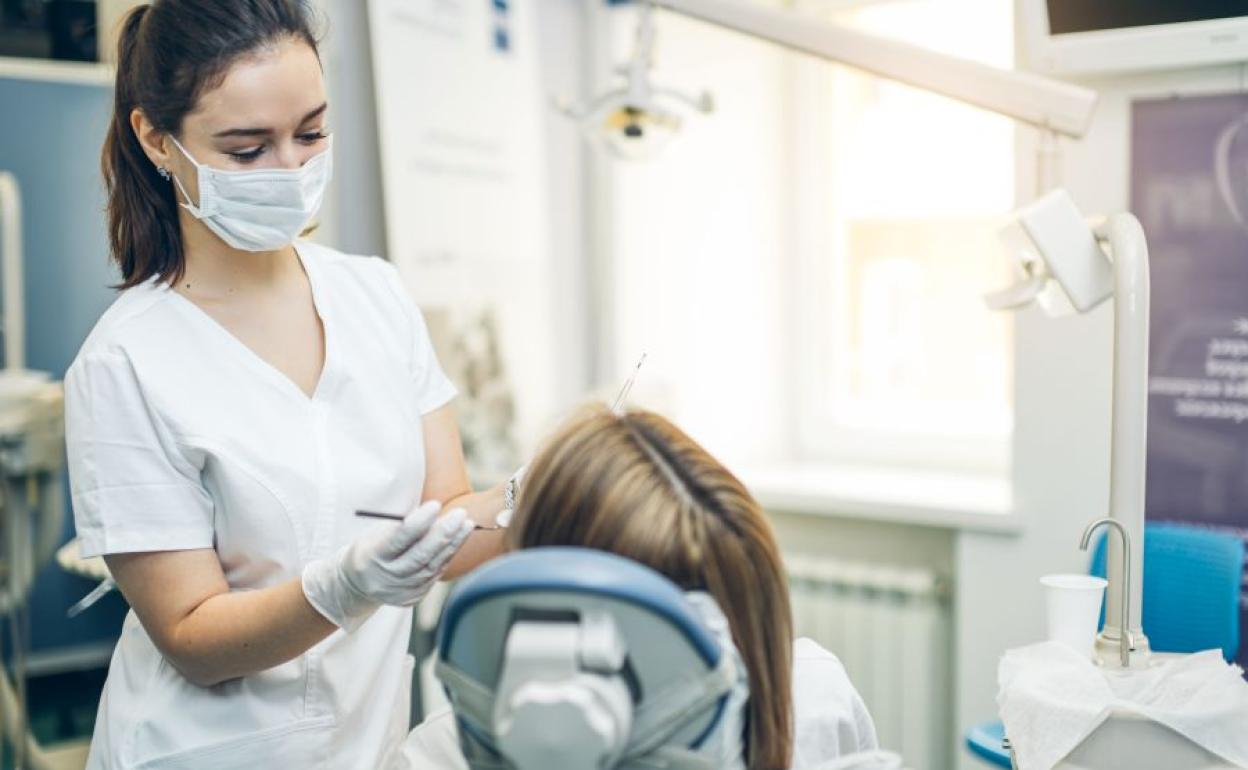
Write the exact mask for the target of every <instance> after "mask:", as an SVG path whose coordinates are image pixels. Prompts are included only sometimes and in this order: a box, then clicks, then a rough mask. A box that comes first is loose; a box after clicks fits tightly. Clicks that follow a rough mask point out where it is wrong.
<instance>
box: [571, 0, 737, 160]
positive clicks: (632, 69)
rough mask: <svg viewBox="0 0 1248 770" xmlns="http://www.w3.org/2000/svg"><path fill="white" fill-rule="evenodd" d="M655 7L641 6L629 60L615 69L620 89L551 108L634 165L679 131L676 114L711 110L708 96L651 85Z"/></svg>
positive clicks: (712, 107)
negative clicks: (584, 102) (620, 79)
mask: <svg viewBox="0 0 1248 770" xmlns="http://www.w3.org/2000/svg"><path fill="white" fill-rule="evenodd" d="M653 11H654V6H653V4H651V3H648V2H646V3H643V4H642V6H641V18H640V20H639V21H638V24H637V36H636V41H635V43H634V48H633V56H632V58H631V59H630V60H629V61H628V62H627V63H625V64H623V65H621V66H619V67H618V68H616V74H618V75H621V76H623V77H624V85H623V86H622V87H620V88H617V89H615V90H612V91H609V92H607V93H605V94H603V95H602V96H600V97H598V98H597V99H595V100H594V101H592V102H591V103H590V104H589V105H587V106H581V105H575V104H572V103H570V102H568V101H566V100H561V101H558V102H557V103H556V106H557V107H558V108H559V109H560V110H561V111H562V112H563V113H564V114H566V115H568V116H569V117H571V118H573V119H574V120H576V121H578V122H579V123H580V124H581V126H582V129H583V130H584V131H585V133H586V134H587V135H588V136H590V137H591V138H595V139H598V140H601V142H602V144H603V145H604V146H605V147H606V148H607V149H608V150H610V151H611V152H612V153H613V154H615V155H616V156H618V157H620V158H625V159H628V160H638V159H641V158H647V157H651V156H653V155H655V154H657V153H658V152H659V151H660V150H661V149H662V147H663V146H664V145H666V144H667V143H668V142H669V141H670V140H671V139H672V137H674V136H675V135H676V133H677V132H678V131H679V130H680V125H681V111H682V110H695V111H698V112H702V113H705V114H709V113H710V112H712V111H713V110H714V109H715V104H714V101H713V100H712V98H711V95H710V93H708V92H703V93H702V94H700V95H698V96H696V97H695V96H692V95H689V94H685V93H682V92H680V91H677V90H675V89H671V88H656V87H655V86H654V85H653V84H652V83H651V82H650V68H651V67H652V66H653V64H654V13H653Z"/></svg>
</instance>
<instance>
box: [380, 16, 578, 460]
mask: <svg viewBox="0 0 1248 770" xmlns="http://www.w3.org/2000/svg"><path fill="white" fill-rule="evenodd" d="M368 13H369V30H370V36H371V41H372V46H371V49H372V64H373V79H374V88H375V92H376V102H377V122H378V131H379V139H380V142H379V145H380V153H381V170H382V189H383V195H384V209H385V222H386V248H387V255H386V256H387V257H388V258H389V259H390V261H391V262H393V263H394V264H395V266H396V267H397V268H398V270H399V273H400V274H401V275H402V277H403V281H404V284H405V286H406V288H407V289H408V291H409V292H410V293H411V294H412V296H413V298H414V299H415V300H416V302H417V304H418V305H419V306H420V307H421V309H422V310H423V311H424V313H425V316H426V318H427V319H428V320H429V325H430V329H431V331H432V332H433V333H434V343H435V346H436V347H438V352H439V355H440V356H443V357H445V358H447V359H448V360H446V361H444V365H448V366H449V368H450V369H451V370H461V369H462V370H469V369H473V370H476V369H480V368H481V367H482V366H487V365H488V366H489V367H493V368H494V369H496V374H495V375H492V376H491V377H490V378H489V380H488V381H483V382H482V383H479V385H480V387H477V386H474V385H473V383H472V382H470V381H469V380H468V379H466V378H465V377H458V378H457V377H455V374H454V371H452V372H451V374H452V377H453V379H455V380H456V385H457V386H458V387H459V388H460V394H461V399H460V402H459V405H460V411H461V424H462V425H466V426H467V427H465V431H467V430H469V429H470V427H471V425H475V424H477V422H478V418H480V420H485V421H490V420H494V419H495V418H494V417H491V416H490V414H494V413H498V414H512V412H511V407H510V406H509V405H507V404H506V403H502V404H495V405H493V406H491V405H489V404H485V403H483V402H482V399H484V398H485V396H486V395H488V393H487V392H494V391H498V390H501V389H506V390H508V391H510V392H513V393H515V394H517V396H523V397H522V398H520V397H518V398H517V399H516V401H515V404H514V406H515V410H514V424H513V425H512V426H509V428H510V429H514V430H515V432H516V433H517V434H518V435H520V436H522V437H526V443H531V438H532V437H533V436H535V435H537V434H538V433H539V432H540V429H541V427H542V426H544V424H545V422H546V421H547V420H548V417H549V415H550V414H552V413H553V412H554V411H556V409H557V394H559V393H560V392H561V390H560V386H561V383H560V382H559V381H558V380H557V379H556V372H558V371H559V367H558V366H557V365H556V364H557V362H556V359H555V354H556V351H557V339H558V338H557V332H558V329H559V321H560V319H558V318H556V317H555V316H554V312H555V311H554V310H553V308H555V307H556V306H557V305H556V302H555V301H554V298H553V297H552V287H553V286H554V285H556V281H555V280H554V279H553V277H552V271H553V270H554V266H553V261H552V258H551V249H550V240H551V239H550V233H549V231H548V228H549V226H550V212H549V202H548V198H549V196H548V188H547V178H546V168H547V154H546V147H545V125H544V122H543V121H544V120H545V118H546V113H545V110H548V109H549V97H548V96H547V95H546V94H545V93H544V91H543V89H542V82H541V68H540V59H539V41H538V28H537V0H492V1H486V0H369V4H368ZM439 332H441V333H439ZM470 348H471V349H483V350H486V349H488V350H490V351H497V354H498V355H497V359H498V360H497V361H493V360H492V359H491V360H472V361H466V362H458V363H457V362H455V361H453V360H449V359H450V358H451V357H452V355H453V353H454V351H455V350H456V349H470ZM487 358H488V357H487ZM461 364H462V365H461ZM475 391H480V393H477V392H475ZM478 396H480V397H481V398H478ZM478 407H479V408H478ZM508 419H509V420H511V419H513V418H508ZM483 430H484V433H499V432H500V430H501V426H499V427H496V428H489V429H483ZM468 438H471V436H469V437H468ZM475 454H476V453H474V455H475ZM504 454H506V453H504ZM472 460H473V458H472V457H470V461H472ZM505 462H508V461H505V460H500V461H499V463H505ZM516 462H518V460H517V461H516ZM499 463H492V464H494V465H499ZM502 470H503V468H502V467H501V466H500V467H496V468H493V469H492V471H491V472H490V473H488V474H486V477H484V478H481V479H480V480H481V481H482V482H483V483H484V482H485V481H490V480H494V479H493V476H494V475H496V474H497V473H498V472H501V471H502ZM511 470H514V468H513V469H507V471H506V472H507V474H510V472H511ZM504 478H505V476H504Z"/></svg>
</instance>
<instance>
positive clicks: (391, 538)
mask: <svg viewBox="0 0 1248 770" xmlns="http://www.w3.org/2000/svg"><path fill="white" fill-rule="evenodd" d="M441 510H442V504H441V503H439V502H438V501H436V500H430V501H429V502H426V503H424V504H422V505H420V506H419V507H417V508H416V509H415V510H414V511H412V512H411V513H409V514H408V515H407V516H405V517H403V518H402V520H401V521H399V522H398V523H396V524H386V525H379V526H377V527H374V528H373V529H370V530H368V531H367V532H365V533H364V534H362V535H360V536H359V537H358V538H356V539H355V541H354V542H352V543H351V544H350V545H348V546H346V547H345V548H343V549H342V550H340V551H339V552H338V553H337V554H336V555H334V556H332V557H329V558H325V559H317V560H315V561H312V562H309V563H308V565H307V566H306V567H305V568H304V570H303V592H304V594H305V595H306V596H307V598H308V602H309V603H311V604H312V606H313V607H315V608H316V610H317V612H320V613H321V614H322V615H324V616H325V617H326V618H327V619H328V620H329V621H330V622H332V623H333V624H334V625H336V626H338V627H339V628H342V629H343V630H345V631H352V630H354V629H355V628H358V627H359V626H360V624H362V623H363V622H364V621H365V620H367V619H368V617H369V616H370V615H372V613H373V612H374V611H375V610H376V609H377V608H378V607H379V606H381V605H383V604H391V605H398V606H402V607H410V606H412V605H414V604H416V603H417V602H419V601H420V600H421V599H423V598H424V597H425V594H427V593H429V590H430V589H431V588H432V587H433V585H434V583H436V582H437V580H438V578H439V577H440V576H441V575H442V571H443V570H444V569H446V565H447V564H448V563H450V561H451V558H452V557H453V556H454V555H455V552H456V551H458V550H459V547H460V545H462V544H463V542H464V540H465V539H467V537H468V535H469V534H471V533H472V530H473V523H472V521H470V520H469V519H468V517H467V512H466V511H464V510H463V509H462V508H455V509H453V510H451V511H449V512H448V513H446V514H445V515H441V516H439V512H440V511H441Z"/></svg>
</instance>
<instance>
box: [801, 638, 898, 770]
mask: <svg viewBox="0 0 1248 770" xmlns="http://www.w3.org/2000/svg"><path fill="white" fill-rule="evenodd" d="M793 722H794V736H793V767H794V768H795V769H798V770H800V769H802V768H815V767H818V766H820V765H822V764H824V763H827V762H830V761H831V760H834V759H836V758H838V757H842V756H846V755H849V754H857V753H859V752H863V751H873V750H875V749H878V748H879V740H878V739H877V738H876V734H875V723H874V722H873V721H872V719H871V714H870V713H869V712H868V711H867V707H866V704H865V703H863V701H862V696H860V695H859V694H858V690H857V689H855V688H854V685H853V683H852V682H851V681H850V680H849V675H848V674H846V673H845V667H844V666H842V665H841V661H840V660H838V659H837V657H836V656H835V655H833V654H832V653H830V652H828V651H827V650H825V649H823V648H822V647H820V646H819V645H818V644H816V643H815V642H814V641H812V640H810V639H804V638H803V639H798V640H796V641H795V642H794V645H793Z"/></svg>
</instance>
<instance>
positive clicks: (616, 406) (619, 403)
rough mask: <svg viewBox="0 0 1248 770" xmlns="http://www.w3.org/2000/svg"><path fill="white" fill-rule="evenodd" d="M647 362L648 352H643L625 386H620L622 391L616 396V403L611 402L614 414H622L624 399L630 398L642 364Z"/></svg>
mask: <svg viewBox="0 0 1248 770" xmlns="http://www.w3.org/2000/svg"><path fill="white" fill-rule="evenodd" d="M645 362H646V354H645V353H642V354H641V360H639V361H638V362H637V366H635V367H634V368H633V373H632V374H630V375H629V376H628V379H627V380H625V381H624V387H622V388H620V393H619V395H617V396H616V397H615V401H614V403H612V404H611V413H612V414H617V415H618V414H622V413H623V410H624V401H625V400H626V399H627V398H628V394H629V393H631V392H632V390H633V384H634V383H636V382H637V375H638V374H640V373H641V365H642V364H644V363H645Z"/></svg>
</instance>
